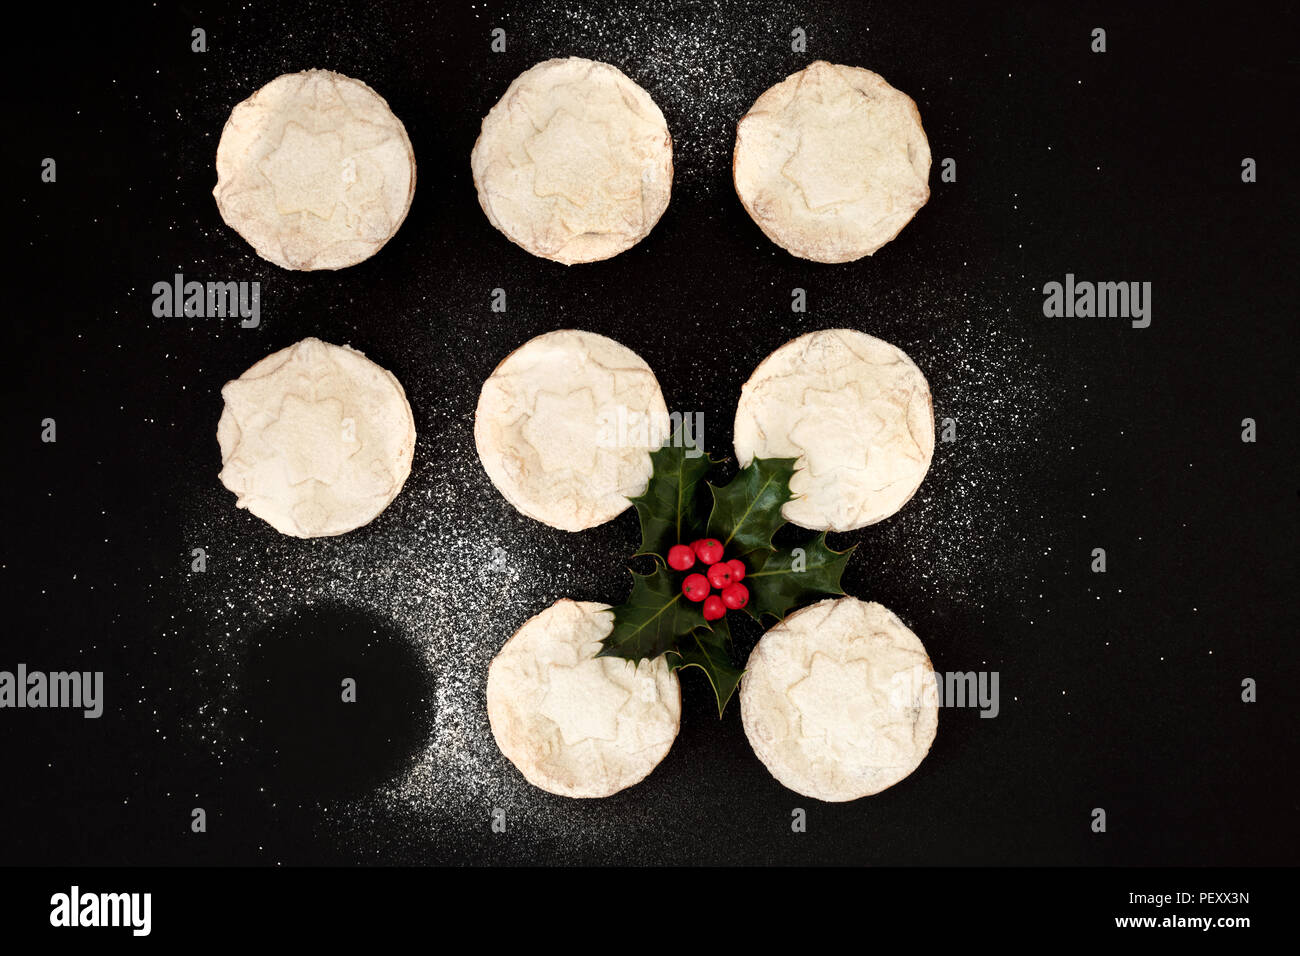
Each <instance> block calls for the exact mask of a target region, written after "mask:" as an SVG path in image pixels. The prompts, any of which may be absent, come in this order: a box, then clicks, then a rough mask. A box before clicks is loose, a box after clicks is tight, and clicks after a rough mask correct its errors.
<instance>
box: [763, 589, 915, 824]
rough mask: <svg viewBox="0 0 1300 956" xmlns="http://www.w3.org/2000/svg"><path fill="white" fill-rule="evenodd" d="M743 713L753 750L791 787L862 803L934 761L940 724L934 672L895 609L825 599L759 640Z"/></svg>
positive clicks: (820, 797) (818, 796) (825, 797)
mask: <svg viewBox="0 0 1300 956" xmlns="http://www.w3.org/2000/svg"><path fill="white" fill-rule="evenodd" d="M740 714H741V722H742V723H743V724H744V727H745V736H746V737H748V738H749V743H750V745H751V746H752V747H753V748H754V753H755V754H757V756H758V758H759V760H761V761H762V762H763V764H764V766H766V767H767V769H768V770H769V771H770V772H771V774H772V776H774V777H775V778H776V779H777V780H778V781H780V782H781V784H782V785H784V786H786V787H788V788H790V789H791V790H793V791H795V792H796V793H801V794H803V795H804V796H807V797H813V798H815V799H817V800H825V801H828V802H839V801H845V800H856V799H858V798H859V797H865V796H869V795H871V794H873V793H879V792H880V791H881V790H884V789H886V788H887V787H891V786H893V785H894V784H896V783H898V782H899V781H900V780H902V779H903V778H904V777H906V776H908V775H909V774H910V773H911V772H912V771H913V770H915V769H916V768H917V767H918V766H919V765H920V763H921V761H922V760H924V759H925V755H926V754H927V753H928V752H929V750H930V745H931V743H933V741H934V735H935V732H936V730H937V729H938V725H939V706H938V694H937V688H936V687H935V684H934V668H933V666H932V665H931V664H930V658H929V656H928V655H927V654H926V652H925V647H924V645H922V643H921V641H920V640H919V639H918V638H917V636H916V635H915V634H913V633H912V632H911V631H910V630H909V629H908V628H907V626H906V625H904V624H903V622H902V621H900V620H899V619H898V618H897V617H895V616H894V615H893V614H892V613H891V612H890V611H889V610H888V609H887V608H884V607H882V606H881V605H879V604H874V603H868V602H866V601H859V600H858V599H857V598H853V597H843V598H838V599H831V600H826V601H819V602H818V603H816V604H812V605H809V606H808V607H806V608H803V609H802V610H800V611H796V612H795V613H794V614H791V615H790V616H789V617H787V618H786V619H785V620H784V621H782V622H781V623H780V624H778V625H776V626H775V627H773V628H772V629H771V630H770V631H768V632H767V633H766V634H764V635H763V637H762V638H761V639H760V640H759V642H758V645H757V646H756V647H755V648H754V651H753V653H752V654H750V656H749V663H748V664H747V665H746V670H745V676H744V678H743V679H742V681H741V684H740Z"/></svg>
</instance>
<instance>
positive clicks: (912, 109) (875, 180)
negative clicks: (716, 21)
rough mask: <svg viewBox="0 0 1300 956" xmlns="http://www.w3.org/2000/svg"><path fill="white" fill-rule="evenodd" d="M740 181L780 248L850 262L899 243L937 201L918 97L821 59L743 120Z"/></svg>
mask: <svg viewBox="0 0 1300 956" xmlns="http://www.w3.org/2000/svg"><path fill="white" fill-rule="evenodd" d="M732 175H733V177H734V179H735V183H736V193H737V195H739V196H740V201H741V203H743V204H744V206H745V209H746V210H747V211H748V212H749V214H750V216H751V217H753V220H754V222H756V223H758V226H759V228H760V229H762V230H763V232H764V233H766V235H767V237H768V238H769V239H771V240H772V241H773V242H775V243H776V244H777V245H778V246H780V247H781V248H783V249H785V250H787V251H788V252H791V253H793V254H794V255H796V256H799V257H800V258H801V259H812V260H815V261H817V262H850V261H852V260H854V259H860V258H862V257H863V256H869V255H871V254H872V253H873V252H875V251H876V250H877V249H879V248H880V247H881V246H883V245H884V244H885V243H887V242H889V240H891V239H893V238H894V237H895V236H896V235H898V233H899V231H900V230H901V229H902V228H903V227H904V226H905V225H907V223H908V222H909V221H910V220H911V218H912V216H914V215H915V214H916V211H917V210H918V209H920V208H921V207H922V206H923V205H925V202H926V200H927V199H929V198H930V186H929V177H930V144H929V142H927V140H926V138H925V130H923V129H922V128H921V115H920V113H918V112H917V109H916V104H915V103H914V102H912V99H911V97H909V96H907V95H906V94H904V93H900V92H899V91H898V90H896V89H894V88H893V87H892V86H890V85H889V84H888V83H886V82H885V80H884V78H883V77H882V76H880V75H879V74H876V73H872V72H871V71H870V70H863V69H859V68H858V67H853V66H836V65H835V64H832V63H826V62H824V61H822V60H818V61H817V62H816V63H813V64H812V65H811V66H809V67H808V68H807V69H804V70H800V71H799V72H798V73H795V74H793V75H792V76H789V77H787V78H786V79H784V80H782V81H781V82H780V83H778V84H777V85H776V86H774V87H772V88H771V89H769V90H768V91H767V92H766V93H764V94H763V95H762V96H760V97H759V98H758V99H757V100H756V101H755V102H754V105H753V106H752V107H751V108H750V111H749V112H748V113H746V114H745V115H744V116H743V117H741V120H740V122H739V123H738V124H737V125H736V150H735V155H734V157H733V160H732Z"/></svg>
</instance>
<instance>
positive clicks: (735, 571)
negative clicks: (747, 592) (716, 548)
mask: <svg viewBox="0 0 1300 956" xmlns="http://www.w3.org/2000/svg"><path fill="white" fill-rule="evenodd" d="M727 567H729V568H731V580H732V581H743V580H744V579H745V562H744V561H742V560H740V558H732V559H731V560H730V561H728V562H727Z"/></svg>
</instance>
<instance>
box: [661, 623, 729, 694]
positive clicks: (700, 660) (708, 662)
mask: <svg viewBox="0 0 1300 956" xmlns="http://www.w3.org/2000/svg"><path fill="white" fill-rule="evenodd" d="M668 661H669V664H670V665H671V666H672V669H673V670H675V671H676V670H681V669H682V668H685V667H698V668H699V669H700V670H702V671H704V674H705V676H707V677H708V678H709V683H710V684H712V685H713V694H714V696H715V697H716V698H717V700H718V717H722V712H723V710H725V709H726V707H727V702H728V701H729V700H731V696H732V695H733V694H734V693H735V692H736V688H737V687H738V686H739V685H740V678H741V675H743V674H744V671H743V670H741V669H740V668H738V667H736V666H735V665H734V664H733V663H732V662H731V628H730V627H728V626H727V619H726V618H725V617H724V618H722V619H720V620H717V621H714V622H713V624H712V626H711V627H697V628H695V629H694V630H692V631H691V633H690V634H687V635H685V636H683V637H681V638H680V639H679V640H678V642H677V648H676V649H675V650H671V651H669V652H668Z"/></svg>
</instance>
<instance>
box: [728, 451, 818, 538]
mask: <svg viewBox="0 0 1300 956" xmlns="http://www.w3.org/2000/svg"><path fill="white" fill-rule="evenodd" d="M796 460H797V459H794V458H755V459H754V460H753V461H751V462H750V463H749V465H748V466H747V467H745V468H742V469H741V470H740V472H739V473H738V474H737V475H736V477H735V478H733V479H731V481H730V482H728V483H727V484H726V485H724V486H722V487H718V486H717V485H715V484H713V483H712V482H710V483H709V490H710V491H712V492H713V510H712V511H711V512H710V513H709V524H708V532H709V536H710V537H712V538H717V539H718V540H719V541H721V542H722V547H723V550H725V551H726V552H727V553H728V554H730V555H737V554H739V555H745V554H749V553H750V552H751V551H758V550H764V551H770V550H771V549H772V535H773V534H774V533H776V529H777V528H779V527H781V525H783V524H785V518H783V517H782V516H781V507H782V505H784V504H785V503H786V502H787V501H789V500H790V499H791V498H792V497H793V495H791V494H790V476H791V475H793V474H794V466H795V461H796Z"/></svg>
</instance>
